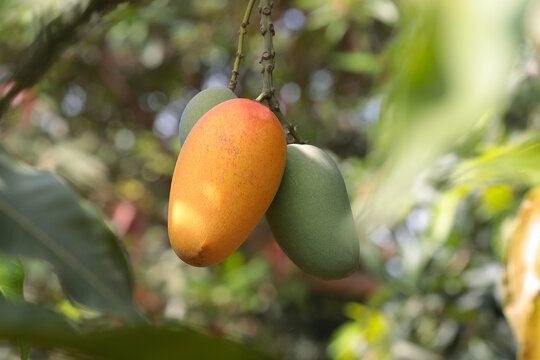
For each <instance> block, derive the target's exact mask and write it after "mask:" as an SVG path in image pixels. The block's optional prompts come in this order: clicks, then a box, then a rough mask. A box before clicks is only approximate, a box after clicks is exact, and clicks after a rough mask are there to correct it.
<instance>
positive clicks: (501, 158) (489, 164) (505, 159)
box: [453, 139, 540, 186]
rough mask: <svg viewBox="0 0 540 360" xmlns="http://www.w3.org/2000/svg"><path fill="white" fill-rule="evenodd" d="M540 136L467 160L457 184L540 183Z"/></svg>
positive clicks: (461, 167) (457, 176)
mask: <svg viewBox="0 0 540 360" xmlns="http://www.w3.org/2000/svg"><path fill="white" fill-rule="evenodd" d="M539 159H540V139H533V140H532V141H527V142H525V143H523V144H517V145H506V146H501V147H497V148H494V149H490V150H488V151H486V152H485V153H483V154H482V155H480V156H478V157H477V158H474V159H470V160H468V161H466V162H464V163H463V165H461V166H460V167H458V169H456V172H455V174H454V177H453V181H454V183H456V184H469V185H471V186H473V185H479V184H490V183H494V182H508V183H514V184H528V185H534V184H538V183H540V161H539Z"/></svg>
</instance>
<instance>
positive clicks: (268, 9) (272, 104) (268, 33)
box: [255, 0, 306, 144]
mask: <svg viewBox="0 0 540 360" xmlns="http://www.w3.org/2000/svg"><path fill="white" fill-rule="evenodd" d="M273 6H274V1H273V0H260V1H259V14H261V26H260V32H261V35H262V36H263V39H264V40H263V41H264V48H263V53H262V55H261V60H260V61H259V63H260V64H261V68H262V69H261V72H262V75H263V89H262V92H261V94H260V95H259V96H257V98H255V101H258V102H261V103H262V102H265V103H266V105H267V106H268V107H269V108H270V110H272V112H273V113H274V114H275V115H276V116H277V118H278V119H279V121H281V123H283V124H285V129H286V130H287V133H288V134H290V135H291V136H292V138H293V142H294V143H297V144H305V143H306V142H305V141H304V140H302V138H301V137H300V135H299V134H298V132H297V131H296V126H294V125H293V124H292V123H290V122H289V121H287V120H285V118H284V116H283V114H282V113H281V110H280V108H279V100H278V99H277V97H276V95H275V89H274V85H273V80H272V73H273V71H274V69H275V60H274V58H275V56H276V52H275V51H274V43H273V37H274V35H275V29H274V23H272V16H271V15H272V8H273Z"/></svg>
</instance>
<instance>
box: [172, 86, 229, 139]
mask: <svg viewBox="0 0 540 360" xmlns="http://www.w3.org/2000/svg"><path fill="white" fill-rule="evenodd" d="M231 99H236V95H235V94H234V93H233V92H232V91H231V90H230V89H228V88H223V87H214V88H208V89H206V90H203V91H201V92H200V93H198V94H197V95H195V96H194V97H193V98H192V99H191V100H189V102H188V103H187V105H186V108H185V109H184V112H183V113H182V117H181V118H180V125H179V127H178V133H179V135H180V145H182V144H183V143H184V141H186V138H187V136H188V135H189V132H190V131H191V129H192V128H193V126H195V124H196V123H197V121H199V119H200V118H201V117H202V116H203V115H204V114H206V113H207V112H208V110H210V109H211V108H213V107H214V106H216V105H218V104H221V103H222V102H224V101H227V100H231Z"/></svg>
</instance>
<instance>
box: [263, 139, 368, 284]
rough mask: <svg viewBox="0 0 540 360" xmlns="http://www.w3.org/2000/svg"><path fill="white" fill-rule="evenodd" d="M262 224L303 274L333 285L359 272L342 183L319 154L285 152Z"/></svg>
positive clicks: (300, 148) (299, 149)
mask: <svg viewBox="0 0 540 360" xmlns="http://www.w3.org/2000/svg"><path fill="white" fill-rule="evenodd" d="M266 219H267V220H268V224H269V225H270V229H271V230H272V233H273V234H274V237H275V239H276V241H277V243H278V244H279V246H280V247H281V249H282V250H283V251H284V252H285V254H287V256H288V257H289V258H290V259H291V260H292V261H293V262H294V263H295V264H296V265H297V266H298V267H300V268H301V269H302V270H304V271H305V272H307V273H309V274H311V275H315V276H317V277H320V278H323V279H328V280H331V279H340V278H343V277H346V276H348V275H350V274H351V273H353V272H354V271H356V269H357V268H358V266H359V241H358V233H357V230H356V225H355V222H354V219H353V215H352V210H351V205H350V202H349V198H348V195H347V189H346V188H345V182H344V181H343V177H342V176H341V173H340V171H339V169H338V167H337V165H336V164H335V162H334V161H333V160H332V158H330V156H328V155H327V154H326V153H325V152H324V151H322V150H321V149H319V148H317V147H315V146H312V145H298V144H292V145H288V146H287V163H286V165H285V172H284V174H283V179H282V181H281V185H280V187H279V190H278V193H277V194H276V196H275V198H274V201H273V202H272V204H271V205H270V208H269V209H268V211H267V212H266Z"/></svg>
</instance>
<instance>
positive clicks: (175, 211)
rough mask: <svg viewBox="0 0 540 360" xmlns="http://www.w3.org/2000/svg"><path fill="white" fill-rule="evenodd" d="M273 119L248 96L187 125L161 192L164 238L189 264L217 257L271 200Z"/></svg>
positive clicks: (275, 149)
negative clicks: (165, 196) (165, 211)
mask: <svg viewBox="0 0 540 360" xmlns="http://www.w3.org/2000/svg"><path fill="white" fill-rule="evenodd" d="M286 152H287V150H286V140H285V135H284V133H283V130H282V128H281V125H280V123H279V120H278V119H277V118H276V116H275V115H274V114H273V113H272V112H271V111H270V110H269V109H268V108H266V107H265V106H263V105H261V104H259V103H258V102H255V101H252V100H248V99H232V100H228V101H225V102H223V103H221V104H219V105H217V106H215V107H214V108H212V109H211V110H210V111H208V112H207V113H206V114H205V115H204V116H203V117H202V118H201V119H200V120H199V121H198V122H197V123H196V124H195V126H194V127H193V129H192V130H191V132H190V133H189V136H188V137H187V139H186V142H185V143H184V146H183V147H182V150H181V152H180V155H179V156H178V160H177V162H176V168H175V169H174V175H173V178H172V184H171V193H170V198H169V225H168V226H169V238H170V242H171V245H172V247H173V249H174V251H175V252H176V254H177V255H178V257H180V259H182V260H183V261H185V262H186V263H188V264H191V265H194V266H211V265H215V264H217V263H219V262H221V261H223V260H225V259H226V258H227V257H228V256H229V255H231V254H232V253H233V252H234V251H235V250H236V249H238V247H239V246H240V245H241V244H242V243H243V242H244V240H245V239H246V238H247V236H248V235H249V233H250V232H251V230H253V228H254V227H255V226H256V225H257V223H258V222H259V220H260V219H261V218H262V217H263V215H264V213H265V212H266V210H267V209H268V207H269V206H270V203H271V202H272V199H273V198H274V196H275V194H276V192H277V189H278V187H279V184H280V182H281V177H282V175H283V170H284V168H285V160H286Z"/></svg>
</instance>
